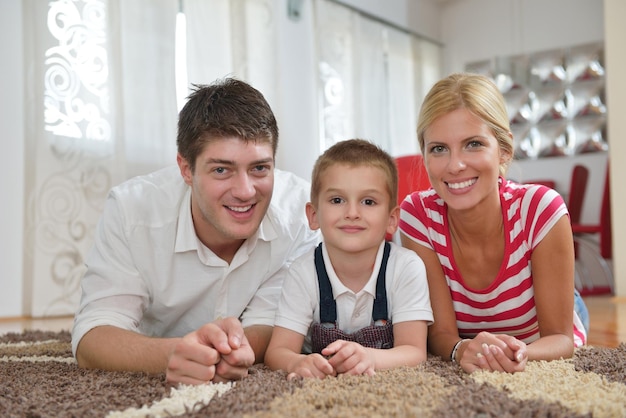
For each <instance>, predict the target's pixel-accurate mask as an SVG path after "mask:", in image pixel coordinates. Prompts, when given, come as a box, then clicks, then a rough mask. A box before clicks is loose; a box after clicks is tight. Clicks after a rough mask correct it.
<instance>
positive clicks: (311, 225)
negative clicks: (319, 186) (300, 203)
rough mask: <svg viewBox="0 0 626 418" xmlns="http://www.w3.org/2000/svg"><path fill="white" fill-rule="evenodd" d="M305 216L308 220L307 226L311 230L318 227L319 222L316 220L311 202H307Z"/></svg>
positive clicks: (315, 213)
mask: <svg viewBox="0 0 626 418" xmlns="http://www.w3.org/2000/svg"><path fill="white" fill-rule="evenodd" d="M305 211H306V218H307V219H308V220H309V228H311V229H312V230H313V231H315V230H317V229H320V224H319V222H318V221H317V209H315V206H313V203H311V202H307V204H306V207H305Z"/></svg>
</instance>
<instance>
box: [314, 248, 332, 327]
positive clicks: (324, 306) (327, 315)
mask: <svg viewBox="0 0 626 418" xmlns="http://www.w3.org/2000/svg"><path fill="white" fill-rule="evenodd" d="M315 270H316V271H317V283H318V284H319V288H320V323H322V324H324V323H331V324H334V323H335V322H337V304H336V303H335V298H334V297H333V288H332V286H331V284H330V279H329V278H328V272H327V271H326V266H325V265H324V256H323V255H322V243H320V245H318V246H317V248H316V249H315Z"/></svg>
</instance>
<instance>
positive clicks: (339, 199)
mask: <svg viewBox="0 0 626 418" xmlns="http://www.w3.org/2000/svg"><path fill="white" fill-rule="evenodd" d="M341 202H343V199H342V198H340V197H333V198H331V199H330V203H332V204H334V205H338V204H340V203H341Z"/></svg>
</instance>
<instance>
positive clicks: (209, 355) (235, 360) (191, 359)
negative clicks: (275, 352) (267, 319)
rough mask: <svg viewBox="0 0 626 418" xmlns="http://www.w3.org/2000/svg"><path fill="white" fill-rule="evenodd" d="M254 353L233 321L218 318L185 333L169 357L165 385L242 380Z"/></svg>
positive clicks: (236, 322)
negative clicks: (170, 383)
mask: <svg viewBox="0 0 626 418" xmlns="http://www.w3.org/2000/svg"><path fill="white" fill-rule="evenodd" d="M252 364H254V351H253V350H252V348H251V347H250V344H249V343H248V340H247V338H246V336H245V334H244V332H243V327H242V326H241V323H240V322H239V320H237V319H236V318H225V319H218V320H216V321H214V322H211V323H208V324H205V325H203V326H202V327H201V328H199V329H198V330H196V331H194V332H191V333H189V334H187V335H186V336H185V337H183V338H182V340H181V341H180V342H179V343H178V344H176V346H175V347H174V350H173V351H172V353H171V355H170V356H169V361H168V365H167V370H166V377H167V381H168V382H173V383H184V384H201V383H206V382H209V381H213V382H223V381H230V380H237V379H241V378H242V377H244V376H246V375H247V374H248V367H250V366H252Z"/></svg>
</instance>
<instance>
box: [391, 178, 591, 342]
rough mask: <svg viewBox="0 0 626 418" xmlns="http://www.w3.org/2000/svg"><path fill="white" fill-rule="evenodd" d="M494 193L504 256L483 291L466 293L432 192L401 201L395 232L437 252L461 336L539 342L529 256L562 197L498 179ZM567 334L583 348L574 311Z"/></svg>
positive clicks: (560, 209) (443, 213) (557, 213)
mask: <svg viewBox="0 0 626 418" xmlns="http://www.w3.org/2000/svg"><path fill="white" fill-rule="evenodd" d="M499 190H500V202H501V205H502V214H503V220H504V232H505V237H506V242H505V250H504V253H505V256H504V259H503V262H502V265H501V266H500V271H499V273H498V275H497V277H496V279H495V281H494V282H493V283H492V284H491V285H490V286H489V287H487V288H486V289H481V290H475V289H471V288H469V287H467V286H466V285H465V283H464V282H463V279H462V278H461V276H460V273H459V272H458V268H457V266H456V264H455V262H454V256H453V254H452V246H451V239H450V230H449V226H448V219H447V206H446V205H445V203H444V201H443V199H441V198H440V197H439V195H437V193H436V192H435V190H434V189H430V190H426V191H421V192H415V193H413V194H411V195H409V196H407V198H406V199H405V200H404V202H402V205H401V208H402V211H401V215H400V230H401V231H402V232H403V233H404V234H406V235H407V236H408V237H409V238H411V239H413V240H414V241H415V242H417V243H418V244H421V245H423V246H425V247H427V248H430V249H432V250H434V251H435V252H436V253H437V256H438V257H439V262H440V263H441V265H442V267H443V271H444V274H445V277H446V281H447V283H448V287H449V289H450V294H451V296H452V301H453V304H454V310H455V312H456V321H457V327H458V329H459V335H460V336H461V337H473V336H475V335H476V334H478V333H479V332H481V331H489V332H492V333H506V334H509V335H512V336H515V337H516V338H518V339H520V340H522V341H524V342H525V343H531V342H532V341H535V340H536V339H538V338H539V326H538V322H537V312H536V309H535V300H534V291H533V278H532V270H531V262H530V261H531V256H532V252H533V250H534V249H535V247H536V246H537V245H538V244H539V243H540V242H541V240H542V239H543V238H544V237H545V236H546V234H547V233H548V232H549V231H550V229H551V228H552V227H553V226H554V224H555V223H556V222H557V221H558V220H559V219H560V218H561V217H562V216H564V215H567V214H568V212H567V208H566V206H565V203H564V201H563V198H562V197H561V196H560V195H559V194H558V193H557V192H556V191H554V190H552V189H550V188H548V187H545V186H541V185H529V184H517V183H514V182H511V181H506V180H504V179H502V178H501V179H500V188H499ZM572 297H574V295H573V294H572ZM435 320H436V319H435ZM573 332H574V344H575V346H577V347H578V346H580V345H583V344H585V342H586V340H587V336H586V333H585V330H584V327H583V325H582V323H581V321H580V319H579V318H578V316H577V315H576V312H574V324H573Z"/></svg>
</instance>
